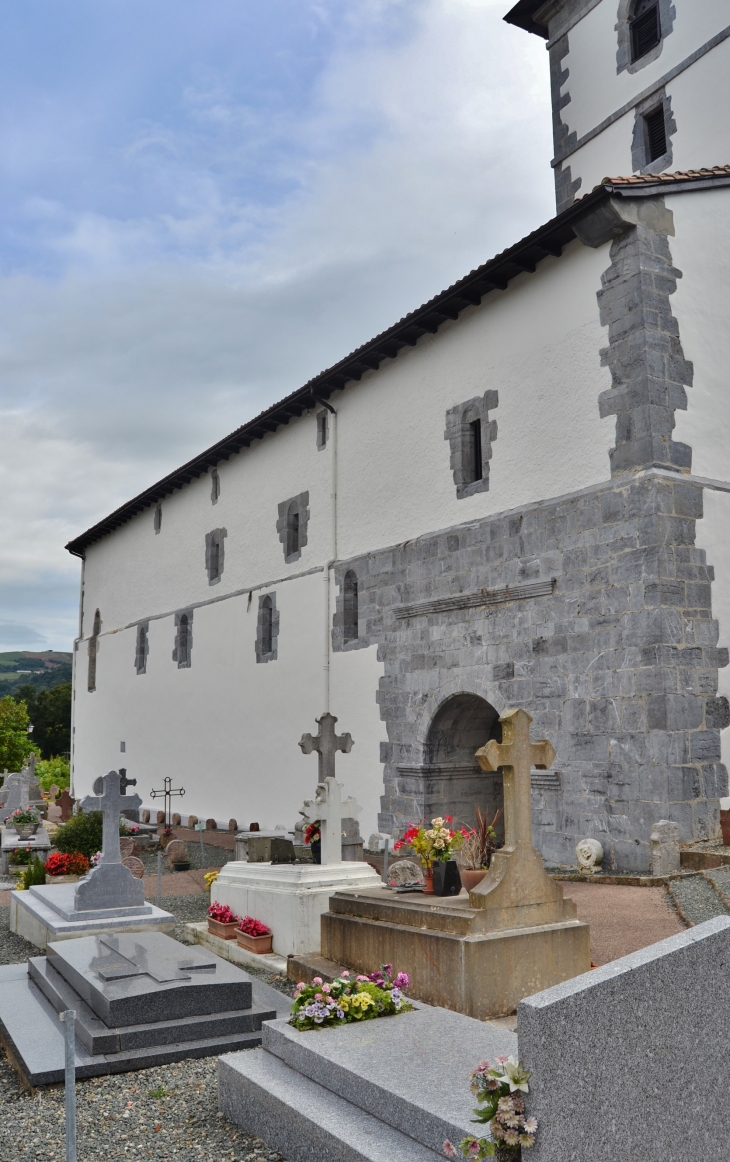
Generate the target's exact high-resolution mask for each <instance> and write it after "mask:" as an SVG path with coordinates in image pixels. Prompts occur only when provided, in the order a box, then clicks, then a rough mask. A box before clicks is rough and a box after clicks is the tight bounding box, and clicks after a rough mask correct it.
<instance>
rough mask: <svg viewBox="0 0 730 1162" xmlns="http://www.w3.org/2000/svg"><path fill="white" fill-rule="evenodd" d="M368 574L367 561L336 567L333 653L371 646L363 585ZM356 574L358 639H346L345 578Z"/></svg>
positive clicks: (350, 562) (352, 562) (349, 562)
mask: <svg viewBox="0 0 730 1162" xmlns="http://www.w3.org/2000/svg"><path fill="white" fill-rule="evenodd" d="M366 572H367V562H366V561H363V560H361V561H359V562H358V561H348V562H345V563H344V564H338V565H336V566H335V584H336V585H337V589H338V592H337V594H336V596H335V612H334V616H333V618H332V652H333V653H334V654H342V653H346V652H347V651H348V650H365V649H367V648H368V646H369V645H370V641H369V639H368V636H367V633H366V632H364V628H365V626H366V625H367V622H366V619H365V618H364V617H363V585H362V579H363V576H364V575H365V573H366ZM348 573H354V575H355V579H356V580H357V604H358V611H357V622H358V625H357V631H358V632H357V637H354V638H349V639H346V638H345V600H346V598H345V577H346V576H347V574H348Z"/></svg>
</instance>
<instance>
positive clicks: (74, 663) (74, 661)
mask: <svg viewBox="0 0 730 1162" xmlns="http://www.w3.org/2000/svg"><path fill="white" fill-rule="evenodd" d="M85 569H86V557H82V558H81V587H80V591H79V636H78V637H77V638H76V640H75V641H74V652H73V658H72V659H71V747H70V750H71V753H70V755H69V762H70V766H71V786H70V787H69V794H70V795H73V793H74V750H75V746H74V744H75V741H76V735H75V733H74V732H75V729H76V677H77V673H78V669H77V662H78V656H79V647H80V645H81V642H82V641H83V638H84V573H85Z"/></svg>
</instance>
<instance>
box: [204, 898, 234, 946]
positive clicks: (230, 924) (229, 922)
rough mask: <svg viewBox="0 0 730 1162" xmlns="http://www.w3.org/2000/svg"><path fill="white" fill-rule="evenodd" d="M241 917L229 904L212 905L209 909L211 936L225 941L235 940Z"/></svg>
mask: <svg viewBox="0 0 730 1162" xmlns="http://www.w3.org/2000/svg"><path fill="white" fill-rule="evenodd" d="M238 921H239V917H238V916H237V915H236V913H235V912H232V911H231V909H230V908H229V907H228V904H210V906H209V907H208V931H209V932H210V934H211V936H221V937H222V938H223V939H224V940H235V939H236V929H237V927H238Z"/></svg>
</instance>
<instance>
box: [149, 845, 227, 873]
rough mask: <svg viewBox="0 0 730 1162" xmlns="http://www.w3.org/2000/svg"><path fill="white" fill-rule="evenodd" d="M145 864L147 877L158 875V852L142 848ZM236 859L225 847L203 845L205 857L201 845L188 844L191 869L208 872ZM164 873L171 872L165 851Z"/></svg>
mask: <svg viewBox="0 0 730 1162" xmlns="http://www.w3.org/2000/svg"><path fill="white" fill-rule="evenodd" d="M139 858H140V859H141V860H142V863H143V864H144V871H145V875H148V876H149V875H155V874H156V873H157V852H156V851H147V850H146V848H142V854H141V855H140V857H139ZM235 858H236V853H235V852H233V851H226V849H225V848H224V847H213V846H212V844H210V843H204V844H203V856H202V859H201V855H200V844H199V843H198V842H197V841H195V842H192V843H190V842H188V859H189V861H190V866H191V868H201V867H204V868H205V869H206V870H209V869H210V868H214V867H223V865H224V864H226V863H229V861H230V860H232V859H235ZM162 871H163V873H166V872H169V871H171V868H170V865H169V864H168V862H167V859H166V858H165V853H164V851H163V852H162Z"/></svg>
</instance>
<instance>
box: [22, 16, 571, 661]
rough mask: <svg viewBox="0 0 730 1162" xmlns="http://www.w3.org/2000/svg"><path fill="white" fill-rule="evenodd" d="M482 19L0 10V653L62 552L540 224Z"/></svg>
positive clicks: (507, 79) (546, 110) (40, 626)
mask: <svg viewBox="0 0 730 1162" xmlns="http://www.w3.org/2000/svg"><path fill="white" fill-rule="evenodd" d="M509 7H510V3H509V0H499V2H495V0H265V3H261V0H64V2H63V3H59V2H58V0H23V3H22V4H18V3H17V0H0V28H1V29H2V35H1V36H0V206H1V207H2V213H1V214H0V650H13V649H28V650H44V649H56V650H70V649H71V648H72V642H73V639H74V637H75V636H76V633H77V623H78V585H79V561H78V560H77V559H76V558H73V557H71V556H70V555H69V554H68V553H67V552H66V551H65V550H64V545H65V544H66V542H67V541H68V540H69V539H71V538H72V537H74V536H76V535H78V534H79V533H80V532H82V531H83V530H84V529H86V528H88V527H89V526H90V525H92V524H94V523H95V522H96V521H97V520H99V519H101V518H102V517H103V516H105V515H106V514H107V513H109V512H111V511H112V510H113V509H114V508H116V507H117V506H118V505H120V504H121V503H123V502H124V501H125V500H127V499H129V498H130V497H132V496H134V495H135V494H136V493H138V492H140V491H141V490H142V489H143V488H146V487H147V486H149V485H150V484H152V483H153V482H154V481H155V480H157V479H159V478H160V477H162V476H164V475H166V474H167V473H168V472H169V471H171V470H172V469H173V468H175V467H177V466H178V465H179V464H182V463H184V462H185V461H186V460H187V459H189V458H190V457H191V456H193V455H194V454H195V453H196V452H199V451H202V450H203V449H204V448H205V447H207V446H208V445H209V444H212V443H214V442H215V441H216V440H218V439H220V438H221V437H223V436H224V435H225V434H226V433H228V432H230V431H232V430H233V429H234V428H237V427H238V426H239V425H240V424H242V423H245V422H246V420H248V419H250V418H251V417H252V416H254V415H256V414H257V413H258V412H260V411H261V410H262V409H263V408H264V407H266V406H268V405H270V404H271V403H273V402H274V401H275V400H276V399H278V398H280V397H281V396H283V395H286V394H288V393H289V392H290V391H293V390H295V389H296V388H297V387H299V386H301V385H302V384H303V383H305V382H306V381H307V380H308V379H309V378H310V377H311V376H312V375H314V374H316V373H317V372H318V371H320V370H321V369H323V368H325V367H328V366H330V365H331V364H333V363H335V362H337V360H339V359H340V358H342V357H343V356H344V355H345V354H346V353H347V352H348V351H350V350H352V349H353V348H354V347H356V346H358V345H359V344H360V343H362V342H364V341H366V340H367V339H369V338H370V337H371V336H373V335H374V334H376V333H377V332H378V331H380V330H382V329H383V328H384V327H387V326H389V325H390V324H392V323H393V322H395V321H396V320H397V319H398V318H400V317H401V316H402V315H403V314H405V313H406V312H407V311H409V310H412V309H413V308H415V307H416V306H418V305H419V304H420V303H422V302H425V301H426V300H427V299H429V298H430V297H431V296H432V295H433V294H435V293H436V292H437V291H439V290H441V289H442V288H443V287H445V286H447V285H449V284H450V283H452V282H453V281H454V280H455V279H456V278H459V277H461V276H462V275H463V274H466V273H467V272H468V271H469V270H471V269H472V268H473V267H475V266H478V265H479V264H480V263H482V262H484V261H486V260H487V259H488V258H489V257H490V256H491V255H493V254H495V253H497V252H499V251H500V250H502V249H504V248H505V247H506V246H509V245H510V244H512V243H513V242H515V241H517V240H518V239H519V238H521V237H523V236H524V235H525V234H527V233H528V232H529V231H531V230H533V229H534V228H535V227H536V226H538V225H539V224H540V223H541V222H544V221H546V220H547V219H548V218H550V217H551V216H552V215H553V213H554V195H553V185H552V171H551V170H550V165H549V162H550V156H551V139H550V106H549V79H548V59H547V53H546V52H545V42H544V41H542V40H540V39H539V38H538V37H535V36H530V35H528V34H527V33H525V32H523V31H521V30H520V29H516V28H513V27H511V26H509V25H507V24H505V23H504V22H503V20H502V17H503V15H504V13H505V12H506V11H507V9H508V8H509Z"/></svg>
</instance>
